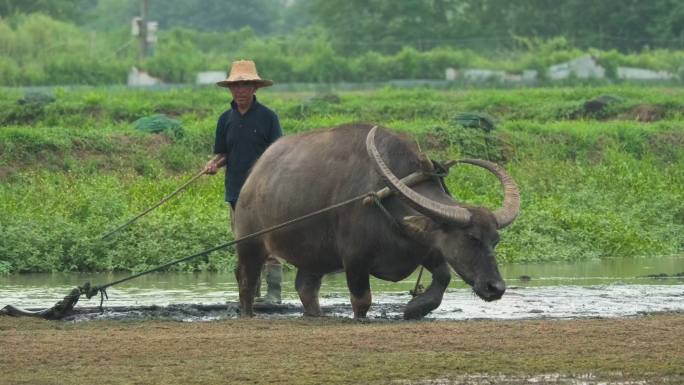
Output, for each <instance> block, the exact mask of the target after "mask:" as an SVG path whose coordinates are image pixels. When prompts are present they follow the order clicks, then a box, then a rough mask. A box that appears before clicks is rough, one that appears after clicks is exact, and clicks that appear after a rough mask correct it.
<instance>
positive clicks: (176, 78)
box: [0, 0, 684, 85]
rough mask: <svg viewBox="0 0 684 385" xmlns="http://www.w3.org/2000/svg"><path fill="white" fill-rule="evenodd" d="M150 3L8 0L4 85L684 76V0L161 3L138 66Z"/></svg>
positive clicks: (3, 9) (152, 13)
mask: <svg viewBox="0 0 684 385" xmlns="http://www.w3.org/2000/svg"><path fill="white" fill-rule="evenodd" d="M140 1H141V0H49V1H48V0H0V85H43V84H113V83H124V82H125V81H126V74H127V72H128V71H129V70H130V68H131V67H132V66H137V67H139V68H142V69H144V70H146V71H148V72H150V73H151V74H152V75H154V76H157V77H159V78H161V79H162V80H163V81H166V82H171V83H189V82H193V81H194V77H195V74H196V72H198V71H204V70H226V69H227V66H228V63H230V61H231V60H234V59H239V58H252V59H254V60H256V61H257V62H258V63H259V68H260V69H261V70H262V72H263V75H264V76H269V77H271V78H274V79H277V80H279V81H280V82H340V81H352V82H368V81H386V80H390V79H443V78H444V70H445V68H447V67H454V68H490V69H502V70H507V71H509V72H521V71H523V70H525V69H536V70H539V71H540V72H542V76H543V71H544V70H545V69H546V68H547V67H548V66H549V65H552V64H556V63H559V62H562V61H565V60H569V59H573V58H576V57H577V56H580V55H583V54H592V55H594V56H595V57H597V58H598V59H599V61H600V63H601V64H602V65H603V66H605V67H606V68H607V69H608V72H609V76H610V75H611V74H614V72H615V71H614V70H615V68H617V66H620V65H622V66H632V67H643V68H649V69H654V70H667V71H670V72H674V73H682V72H684V67H682V63H683V62H684V60H683V59H684V44H682V41H683V36H684V32H683V31H682V28H684V2H682V3H681V4H680V3H678V2H675V1H672V0H653V1H651V2H648V3H646V2H642V1H636V0H625V1H620V2H616V1H603V2H600V3H598V4H590V3H589V2H588V1H585V0H567V1H565V2H563V3H562V4H553V5H549V4H547V3H549V2H547V1H542V0H518V1H515V2H508V1H503V0H479V1H474V0H402V1H392V0H363V1H362V0H348V1H345V2H333V1H328V0H289V1H287V0H254V1H250V2H241V1H238V0H203V1H201V2H198V1H194V0H193V1H191V0H164V1H162V0H149V5H150V7H149V18H150V19H151V20H155V21H158V22H159V25H160V32H159V33H158V43H157V44H156V45H155V47H154V50H153V54H152V55H151V56H149V57H147V58H145V59H144V60H142V61H141V60H140V59H139V55H138V43H137V41H136V38H135V37H133V36H131V31H130V25H131V20H132V18H133V17H134V16H137V15H139V14H140Z"/></svg>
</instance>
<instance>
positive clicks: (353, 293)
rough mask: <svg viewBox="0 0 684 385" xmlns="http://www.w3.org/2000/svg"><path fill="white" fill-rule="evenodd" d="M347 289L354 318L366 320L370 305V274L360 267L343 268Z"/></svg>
mask: <svg viewBox="0 0 684 385" xmlns="http://www.w3.org/2000/svg"><path fill="white" fill-rule="evenodd" d="M345 274H346V276H347V287H349V293H350V297H351V304H352V309H353V310H354V318H366V313H368V309H369V308H370V305H371V291H370V273H369V272H368V270H367V269H364V268H362V267H360V266H353V265H352V266H345Z"/></svg>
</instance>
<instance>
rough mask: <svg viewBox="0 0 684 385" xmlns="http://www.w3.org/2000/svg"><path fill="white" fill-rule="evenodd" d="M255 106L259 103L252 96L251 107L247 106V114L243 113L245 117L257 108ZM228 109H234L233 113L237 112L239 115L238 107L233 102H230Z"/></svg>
mask: <svg viewBox="0 0 684 385" xmlns="http://www.w3.org/2000/svg"><path fill="white" fill-rule="evenodd" d="M257 104H259V102H258V101H257V98H256V95H254V96H253V99H252V105H251V106H249V110H247V112H245V115H247V114H249V112H250V111H252V110H253V109H254V108H255V107H256V106H257ZM230 107H231V108H232V109H234V110H235V111H237V112H238V113H240V111H239V110H238V107H237V103H235V100H231V101H230ZM243 116H244V115H243Z"/></svg>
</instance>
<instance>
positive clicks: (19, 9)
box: [0, 0, 97, 21]
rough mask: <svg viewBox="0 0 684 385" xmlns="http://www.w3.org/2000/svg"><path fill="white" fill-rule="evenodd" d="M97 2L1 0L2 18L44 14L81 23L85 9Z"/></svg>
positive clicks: (80, 0)
mask: <svg viewBox="0 0 684 385" xmlns="http://www.w3.org/2000/svg"><path fill="white" fill-rule="evenodd" d="M96 1H97V0H0V17H3V18H6V17H8V16H12V15H15V14H18V13H44V14H46V15H49V16H51V17H53V18H55V19H58V20H69V21H80V20H81V18H82V17H83V15H84V9H87V8H88V7H92V6H93V5H94V4H95V2H96Z"/></svg>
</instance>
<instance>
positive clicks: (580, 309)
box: [0, 256, 684, 385]
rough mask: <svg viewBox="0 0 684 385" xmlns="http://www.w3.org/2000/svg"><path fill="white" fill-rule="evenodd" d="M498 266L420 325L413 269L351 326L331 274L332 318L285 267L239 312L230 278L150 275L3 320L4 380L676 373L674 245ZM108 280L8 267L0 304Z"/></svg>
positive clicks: (586, 377) (308, 380)
mask: <svg viewBox="0 0 684 385" xmlns="http://www.w3.org/2000/svg"><path fill="white" fill-rule="evenodd" d="M501 270H502V274H503V276H504V277H505V278H506V280H507V283H508V290H507V292H506V294H505V295H504V297H503V298H502V299H501V300H499V301H496V302H492V303H485V302H483V301H481V300H479V299H478V298H477V297H476V296H475V295H474V294H472V293H471V291H470V289H469V288H467V287H466V286H465V285H464V284H463V283H462V282H461V281H459V280H457V279H454V281H453V282H452V285H451V286H450V288H449V289H448V291H447V293H446V294H445V297H444V301H443V303H442V306H441V307H440V308H438V309H437V310H435V311H434V312H432V313H431V314H430V315H429V316H428V317H427V318H426V319H425V320H422V321H401V320H400V319H401V316H402V312H403V307H404V305H405V303H406V302H407V301H408V300H409V299H410V295H409V294H408V291H409V290H411V289H412V288H413V286H414V285H415V278H416V277H415V276H414V277H412V278H411V279H407V280H405V281H403V282H399V283H388V282H383V281H378V280H373V282H372V289H373V293H374V297H373V306H372V311H371V312H370V317H369V320H366V321H358V320H352V319H350V316H351V307H350V305H349V301H348V294H347V289H346V284H345V280H344V277H343V276H341V275H332V276H329V277H327V278H326V279H325V280H324V284H323V287H322V289H321V293H322V294H323V298H322V304H323V308H324V310H325V312H326V314H327V315H328V317H320V318H313V319H312V318H304V317H301V307H300V304H299V301H298V299H297V298H296V294H295V292H294V288H293V283H292V282H293V281H294V274H293V273H292V272H289V273H288V274H286V276H285V279H284V283H285V287H284V289H285V290H284V293H285V303H284V304H283V305H281V306H276V307H268V306H262V307H261V308H257V309H256V310H257V316H256V317H255V318H254V319H249V320H244V319H238V315H239V313H238V306H237V303H236V301H237V287H236V284H235V282H234V279H232V274H178V273H161V274H156V275H151V276H148V277H144V278H141V279H139V280H134V281H130V282H128V283H127V284H126V285H122V286H121V287H112V288H111V289H110V290H108V293H109V298H110V299H109V301H106V302H105V312H104V313H100V312H99V311H98V309H97V305H98V304H99V298H92V299H91V300H83V301H82V302H79V304H78V305H77V307H76V309H75V310H76V311H75V314H74V315H73V316H71V317H68V318H67V322H62V321H45V320H39V319H33V318H15V317H0V351H2V352H3V354H1V355H0V369H1V370H3V373H4V375H3V376H2V377H0V384H5V383H6V384H22V383H26V384H43V383H44V384H53V383H54V384H57V383H71V384H85V383H93V382H97V383H100V384H130V383H164V384H216V383H231V384H243V383H244V384H254V383H287V384H319V383H327V384H360V383H364V384H402V385H403V384H426V385H428V384H429V385H437V384H444V385H452V384H555V385H570V384H572V385H580V384H581V385H598V384H606V385H636V384H639V385H641V384H681V383H684V349H682V344H681V341H684V277H682V275H681V274H679V273H680V272H682V271H684V257H683V256H675V257H667V258H658V259H621V260H618V259H616V260H603V261H592V262H583V263H574V264H573V263H567V264H565V263H554V264H530V265H503V266H502V267H501ZM117 278H121V276H119V275H83V274H67V275H57V274H52V275H17V276H4V277H1V278H0V281H1V282H0V298H1V299H2V303H1V304H0V305H6V304H12V305H15V306H20V307H25V308H32V307H33V308H45V307H50V306H52V305H54V303H55V302H56V301H57V300H59V299H61V298H62V297H64V295H65V294H66V293H67V292H68V291H69V290H70V289H71V288H73V287H74V286H76V285H80V284H82V283H83V282H84V281H87V280H90V281H92V282H93V283H94V284H101V283H106V282H110V281H112V280H114V279H117ZM428 282H429V275H428V276H427V277H425V276H424V280H423V283H426V284H427V283H428ZM83 321H92V322H83ZM131 321H133V322H131ZM140 321H144V322H140ZM177 321H186V322H177ZM187 321H191V322H187ZM192 321H212V322H192Z"/></svg>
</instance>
